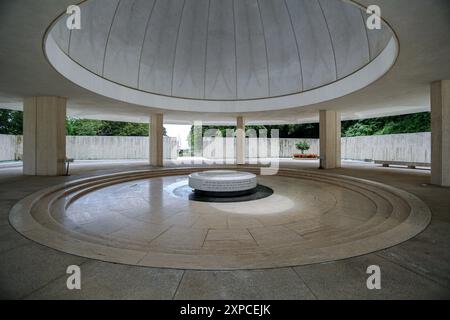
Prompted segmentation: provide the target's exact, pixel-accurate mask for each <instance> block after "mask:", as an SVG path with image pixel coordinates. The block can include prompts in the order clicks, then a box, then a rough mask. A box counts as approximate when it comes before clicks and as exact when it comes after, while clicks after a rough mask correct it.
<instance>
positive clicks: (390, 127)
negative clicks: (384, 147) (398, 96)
mask: <svg viewBox="0 0 450 320" xmlns="http://www.w3.org/2000/svg"><path fill="white" fill-rule="evenodd" d="M429 131H431V119H430V113H429V112H422V113H414V114H409V115H403V116H393V117H383V118H372V119H365V120H351V121H343V122H342V135H343V136H345V137H355V136H372V135H384V134H397V133H414V132H429Z"/></svg>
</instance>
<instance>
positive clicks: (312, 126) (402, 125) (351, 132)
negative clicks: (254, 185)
mask: <svg viewBox="0 0 450 320" xmlns="http://www.w3.org/2000/svg"><path fill="white" fill-rule="evenodd" d="M341 126H342V136H343V137H354V136H371V135H384V134H398V133H414V132H430V131H431V123H430V113H429V112H422V113H414V114H409V115H402V116H392V117H382V118H371V119H364V120H349V121H342V124H341ZM213 128H214V129H218V131H220V132H221V133H222V136H225V132H226V129H232V130H234V129H235V127H233V126H228V127H227V126H203V127H202V131H203V134H204V133H205V131H207V130H209V129H213ZM246 129H255V130H256V131H257V133H258V130H259V129H267V131H268V132H267V136H268V137H270V130H272V129H278V130H279V137H280V138H297V139H298V138H311V139H314V138H316V139H317V138H319V124H318V123H307V124H286V125H274V126H269V125H268V126H246ZM193 130H194V127H193V126H192V128H191V133H190V137H189V142H190V143H191V145H192V143H193V141H194V136H195V134H194V131H193ZM197 134H198V133H197Z"/></svg>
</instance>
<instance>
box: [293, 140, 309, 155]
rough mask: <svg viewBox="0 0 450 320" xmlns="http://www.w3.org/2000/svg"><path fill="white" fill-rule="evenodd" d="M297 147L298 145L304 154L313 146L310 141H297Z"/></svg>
mask: <svg viewBox="0 0 450 320" xmlns="http://www.w3.org/2000/svg"><path fill="white" fill-rule="evenodd" d="M295 147H296V148H297V149H298V150H300V152H301V153H302V154H305V151H308V150H309V149H310V148H311V146H310V145H309V143H308V142H307V141H300V142H299V143H297V144H296V145H295Z"/></svg>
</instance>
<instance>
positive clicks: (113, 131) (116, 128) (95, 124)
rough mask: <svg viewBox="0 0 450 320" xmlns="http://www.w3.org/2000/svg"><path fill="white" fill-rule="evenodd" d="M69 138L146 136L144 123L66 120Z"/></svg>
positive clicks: (146, 131) (146, 125)
mask: <svg viewBox="0 0 450 320" xmlns="http://www.w3.org/2000/svg"><path fill="white" fill-rule="evenodd" d="M66 128H67V135H69V136H148V129H149V126H148V124H146V123H131V122H116V121H104V120H87V119H76V118H68V119H67V120H66Z"/></svg>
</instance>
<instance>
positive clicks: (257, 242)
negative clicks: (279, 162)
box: [10, 168, 431, 270]
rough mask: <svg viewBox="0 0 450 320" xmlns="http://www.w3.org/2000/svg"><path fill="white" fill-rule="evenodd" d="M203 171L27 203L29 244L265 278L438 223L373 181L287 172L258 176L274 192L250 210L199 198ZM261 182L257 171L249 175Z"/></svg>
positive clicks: (135, 177)
mask: <svg viewBox="0 0 450 320" xmlns="http://www.w3.org/2000/svg"><path fill="white" fill-rule="evenodd" d="M200 170H201V169H199V168H196V169H194V168H177V169H161V170H152V171H137V172H128V173H121V174H114V175H106V176H101V177H95V178H88V179H81V180H77V181H73V182H69V183H66V184H64V185H59V186H55V187H52V188H48V189H44V190H41V191H39V192H37V193H35V194H33V195H30V196H28V197H27V198H25V199H23V200H22V201H20V202H19V203H18V204H16V205H15V206H14V208H13V209H12V210H11V213H10V221H11V224H12V225H13V226H14V227H15V228H16V230H18V231H19V232H20V233H22V234H23V235H24V236H26V237H28V238H30V239H32V240H34V241H36V242H39V243H41V244H44V245H47V246H49V247H52V248H55V249H57V250H61V251H64V252H67V253H71V254H76V255H79V256H83V257H88V258H93V259H99V260H104V261H110V262H117V263H125V264H131V265H142V266H151V267H170V268H184V269H215V270H226V269H257V268H273V267H286V266H295V265H304V264H311V263H318V262H326V261H332V260H337V259H343V258H349V257H353V256H357V255H361V254H367V253H370V252H373V251H377V250H381V249H384V248H387V247H390V246H393V245H396V244H398V243H401V242H403V241H406V240H408V239H410V238H411V237H413V236H415V235H416V234H417V233H419V232H421V231H422V230H423V229H424V228H425V227H426V226H427V225H428V223H429V221H430V218H431V214H430V210H429V209H428V207H427V206H426V205H425V204H424V203H423V202H422V201H421V200H420V199H418V198H417V197H415V196H414V195H412V194H410V193H407V192H405V191H402V190H399V189H396V188H394V187H391V186H388V185H384V184H381V183H376V182H372V181H367V180H362V179H357V178H351V177H345V176H338V175H333V174H326V173H323V172H317V171H304V170H294V169H280V171H279V172H278V175H276V176H258V183H259V184H260V185H263V186H266V187H267V188H269V189H271V190H273V194H271V195H270V196H267V197H263V198H255V199H248V200H249V201H244V202H226V203H224V202H202V201H193V199H192V198H190V196H189V192H188V191H189V190H188V188H189V187H188V185H187V183H188V181H187V175H189V174H190V173H192V172H195V171H200ZM249 170H250V172H253V173H258V172H259V169H257V168H245V171H249Z"/></svg>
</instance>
